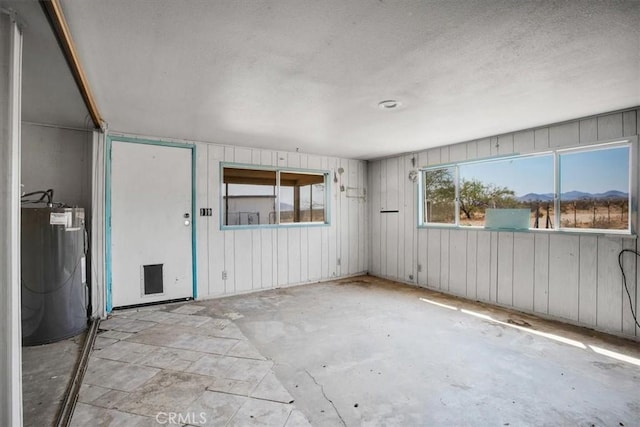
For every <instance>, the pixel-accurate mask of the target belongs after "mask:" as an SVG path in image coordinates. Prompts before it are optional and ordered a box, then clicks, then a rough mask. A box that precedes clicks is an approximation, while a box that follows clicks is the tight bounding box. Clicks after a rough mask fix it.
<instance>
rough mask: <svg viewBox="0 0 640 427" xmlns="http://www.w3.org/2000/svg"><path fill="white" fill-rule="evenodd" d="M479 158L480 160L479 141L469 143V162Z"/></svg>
mask: <svg viewBox="0 0 640 427" xmlns="http://www.w3.org/2000/svg"><path fill="white" fill-rule="evenodd" d="M477 158H478V142H477V141H469V142H467V160H472V159H477Z"/></svg>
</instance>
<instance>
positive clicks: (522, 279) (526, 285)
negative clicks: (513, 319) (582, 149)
mask: <svg viewBox="0 0 640 427" xmlns="http://www.w3.org/2000/svg"><path fill="white" fill-rule="evenodd" d="M532 142H533V141H532ZM534 260H535V235H533V234H528V233H514V235H513V306H514V307H517V308H519V309H521V310H526V311H533V299H534V296H533V281H534V274H535V273H534V262H535V261H534Z"/></svg>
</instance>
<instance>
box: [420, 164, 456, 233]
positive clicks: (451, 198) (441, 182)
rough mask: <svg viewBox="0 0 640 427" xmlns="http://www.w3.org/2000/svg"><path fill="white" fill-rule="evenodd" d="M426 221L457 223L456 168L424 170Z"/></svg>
mask: <svg viewBox="0 0 640 427" xmlns="http://www.w3.org/2000/svg"><path fill="white" fill-rule="evenodd" d="M423 179H424V221H425V222H426V223H432V224H434V223H435V224H455V222H456V207H455V198H456V186H455V169H454V168H453V167H450V168H442V169H430V170H426V171H425V172H424V177H423Z"/></svg>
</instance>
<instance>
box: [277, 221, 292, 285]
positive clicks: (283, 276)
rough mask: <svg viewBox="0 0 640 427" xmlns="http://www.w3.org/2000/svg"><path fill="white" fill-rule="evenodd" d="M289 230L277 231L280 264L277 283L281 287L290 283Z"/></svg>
mask: <svg viewBox="0 0 640 427" xmlns="http://www.w3.org/2000/svg"><path fill="white" fill-rule="evenodd" d="M288 231H289V230H288V229H286V228H279V229H278V230H277V234H276V237H277V239H278V241H277V247H278V252H277V257H276V262H277V263H278V269H277V272H278V276H277V283H278V284H281V285H286V284H288V283H290V282H289V242H288V237H289V236H288V233H287V232H288Z"/></svg>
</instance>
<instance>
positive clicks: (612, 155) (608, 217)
mask: <svg viewBox="0 0 640 427" xmlns="http://www.w3.org/2000/svg"><path fill="white" fill-rule="evenodd" d="M559 160H560V226H561V227H564V228H594V229H609V230H627V229H629V147H627V146H625V147H614V148H603V149H600V150H591V151H578V152H566V153H560V155H559Z"/></svg>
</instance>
